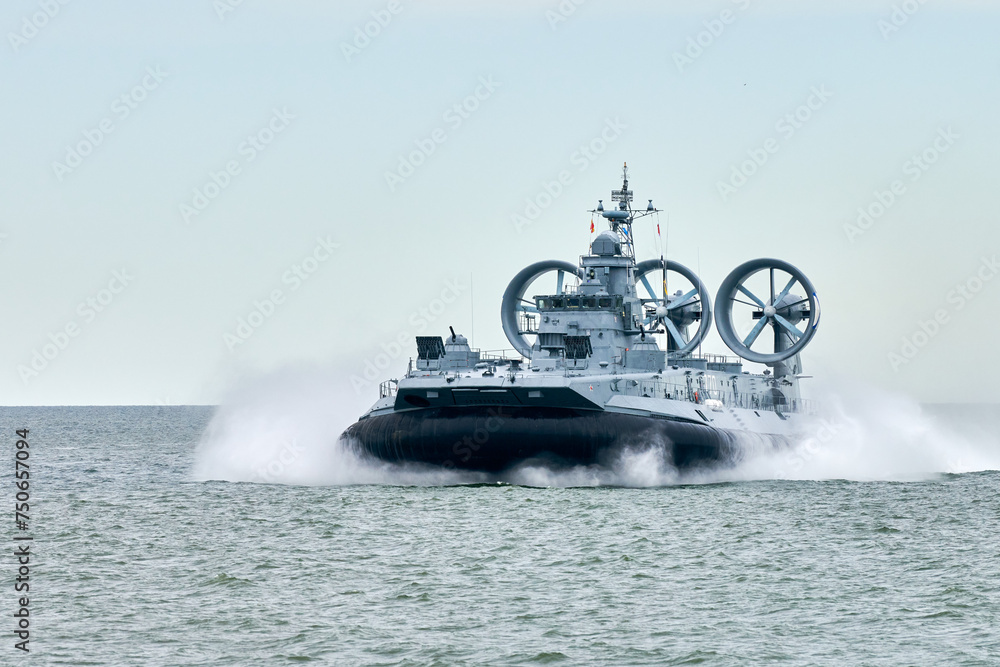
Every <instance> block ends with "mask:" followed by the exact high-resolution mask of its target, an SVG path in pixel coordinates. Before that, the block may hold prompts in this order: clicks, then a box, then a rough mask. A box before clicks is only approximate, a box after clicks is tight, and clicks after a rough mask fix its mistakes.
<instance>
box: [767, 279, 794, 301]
mask: <svg viewBox="0 0 1000 667" xmlns="http://www.w3.org/2000/svg"><path fill="white" fill-rule="evenodd" d="M797 282H798V280H796V279H795V277H794V276H793V277H792V279H791V280H789V281H788V284H787V285H785V289H783V290H781V294H779V295H778V298H776V299H775V300H774V301H773V303H778V302H779V301H781V300H782V299H784V298H785V297H786V296H788V293H789V292H791V291H792V286H793V285H795V283H797Z"/></svg>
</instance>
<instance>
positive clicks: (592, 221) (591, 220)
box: [590, 218, 594, 234]
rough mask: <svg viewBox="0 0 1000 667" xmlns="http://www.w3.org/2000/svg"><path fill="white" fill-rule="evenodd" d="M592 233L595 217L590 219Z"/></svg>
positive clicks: (591, 231) (592, 231)
mask: <svg viewBox="0 0 1000 667" xmlns="http://www.w3.org/2000/svg"><path fill="white" fill-rule="evenodd" d="M590 233H591V234H593V233H594V219H593V218H591V219H590Z"/></svg>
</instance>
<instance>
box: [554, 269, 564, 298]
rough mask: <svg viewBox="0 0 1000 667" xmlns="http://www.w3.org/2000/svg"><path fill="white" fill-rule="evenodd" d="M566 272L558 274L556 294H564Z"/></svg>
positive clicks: (558, 272)
mask: <svg viewBox="0 0 1000 667" xmlns="http://www.w3.org/2000/svg"><path fill="white" fill-rule="evenodd" d="M564 274H565V271H557V272H556V294H562V289H563V275H564Z"/></svg>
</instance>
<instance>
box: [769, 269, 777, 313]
mask: <svg viewBox="0 0 1000 667" xmlns="http://www.w3.org/2000/svg"><path fill="white" fill-rule="evenodd" d="M768 303H770V304H771V305H772V306H773V305H774V303H775V301H774V267H773V266H772V267H771V300H770V301H768Z"/></svg>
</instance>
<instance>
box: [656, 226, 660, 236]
mask: <svg viewBox="0 0 1000 667" xmlns="http://www.w3.org/2000/svg"><path fill="white" fill-rule="evenodd" d="M656 235H657V236H659V235H660V223H656Z"/></svg>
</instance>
